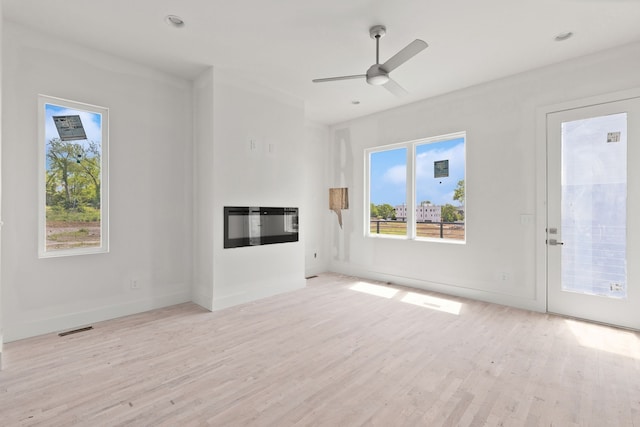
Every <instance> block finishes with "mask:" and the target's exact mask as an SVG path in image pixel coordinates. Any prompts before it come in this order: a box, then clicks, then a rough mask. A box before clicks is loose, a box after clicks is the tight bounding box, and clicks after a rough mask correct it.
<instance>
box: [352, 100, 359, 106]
mask: <svg viewBox="0 0 640 427" xmlns="http://www.w3.org/2000/svg"><path fill="white" fill-rule="evenodd" d="M351 103H352V104H353V105H358V104H360V101H358V100H357V99H354V100H353V101H351Z"/></svg>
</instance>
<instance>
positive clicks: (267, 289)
mask: <svg viewBox="0 0 640 427" xmlns="http://www.w3.org/2000/svg"><path fill="white" fill-rule="evenodd" d="M305 286H306V280H305V279H300V280H290V281H286V282H284V283H283V281H281V280H271V281H265V282H260V283H259V284H257V285H256V286H251V287H245V289H239V290H238V291H237V292H236V293H234V294H230V295H216V291H215V285H214V291H213V310H221V309H223V308H227V307H233V306H235V305H239V304H245V303H248V302H251V301H256V300H259V299H262V298H267V297H270V296H274V295H278V294H283V293H285V292H291V291H295V290H298V289H302V288H304V287H305Z"/></svg>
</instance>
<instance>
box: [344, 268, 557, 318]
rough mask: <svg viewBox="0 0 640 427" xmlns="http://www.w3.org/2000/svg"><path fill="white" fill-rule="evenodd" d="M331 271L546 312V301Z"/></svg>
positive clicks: (387, 276)
mask: <svg viewBox="0 0 640 427" xmlns="http://www.w3.org/2000/svg"><path fill="white" fill-rule="evenodd" d="M331 271H332V272H334V273H338V274H344V275H347V276H355V277H360V278H363V279H369V280H376V281H380V282H390V283H393V284H396V285H400V286H408V287H411V288H416V289H422V290H425V291H432V292H439V293H442V294H446V295H452V296H457V297H462V298H469V299H473V300H478V301H484V302H489V303H493V304H500V305H506V306H509V307H515V308H521V309H523V310H531V311H537V312H540V313H544V312H546V306H545V302H544V301H538V300H535V299H532V298H524V297H518V296H514V295H507V294H502V293H497V292H490V291H485V290H481V289H473V288H469V287H463V286H455V285H450V284H447V285H445V284H442V283H435V282H429V281H427V280H419V279H415V278H410V277H402V276H398V275H393V274H386V273H381V272H376V271H371V270H367V269H360V268H357V267H354V266H352V265H345V264H341V263H333V264H332V265H331Z"/></svg>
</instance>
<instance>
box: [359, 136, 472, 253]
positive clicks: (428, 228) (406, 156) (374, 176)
mask: <svg viewBox="0 0 640 427" xmlns="http://www.w3.org/2000/svg"><path fill="white" fill-rule="evenodd" d="M465 139H466V135H465V133H464V132H461V133H456V134H450V135H444V136H439V137H434V138H427V139H422V140H419V141H411V142H407V143H403V144H395V145H394V146H393V147H379V148H374V149H370V150H367V153H366V154H367V161H368V163H367V165H368V178H369V199H368V201H367V204H368V207H369V225H368V230H367V231H368V235H370V236H380V235H383V236H384V235H397V236H403V237H406V238H411V239H420V240H433V239H437V240H438V241H443V240H447V241H453V242H456V241H457V242H464V241H465V216H466V210H465ZM407 194H409V195H413V196H412V197H407Z"/></svg>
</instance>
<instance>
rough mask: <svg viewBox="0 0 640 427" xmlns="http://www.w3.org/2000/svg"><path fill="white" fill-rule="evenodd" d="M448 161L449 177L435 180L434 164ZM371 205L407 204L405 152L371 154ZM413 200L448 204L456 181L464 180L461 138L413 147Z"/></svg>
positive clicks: (462, 140) (404, 150)
mask: <svg viewBox="0 0 640 427" xmlns="http://www.w3.org/2000/svg"><path fill="white" fill-rule="evenodd" d="M439 160H449V176H448V177H446V178H434V173H433V164H434V161H439ZM370 171H371V180H370V186H371V195H370V198H371V203H374V204H376V205H381V204H383V203H388V204H390V205H391V206H396V205H401V204H403V203H406V199H407V197H406V192H407V190H406V188H407V185H406V175H407V149H406V148H398V149H393V150H387V151H381V152H376V153H372V154H371V164H370ZM415 172H416V201H417V202H418V203H420V202H422V201H426V200H429V201H431V202H432V203H434V204H437V205H444V204H446V203H450V204H453V205H458V204H459V203H458V202H457V201H454V200H453V193H454V191H455V188H456V186H457V185H458V181H460V180H461V179H464V138H456V139H451V140H446V141H438V142H432V143H428V144H420V145H418V146H417V147H416V171H415Z"/></svg>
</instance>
